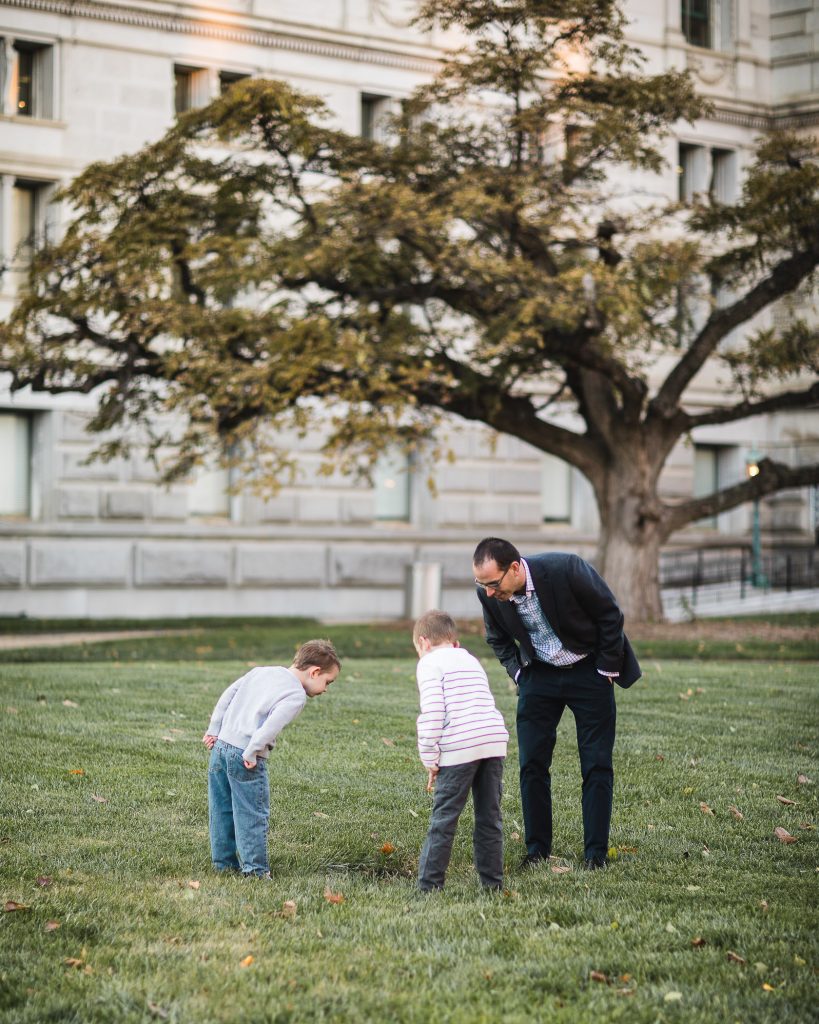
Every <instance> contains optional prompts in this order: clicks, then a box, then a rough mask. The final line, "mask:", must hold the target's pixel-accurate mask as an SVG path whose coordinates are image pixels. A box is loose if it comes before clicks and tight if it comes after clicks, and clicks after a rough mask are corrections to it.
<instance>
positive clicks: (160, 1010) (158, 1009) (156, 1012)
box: [148, 1002, 170, 1020]
mask: <svg viewBox="0 0 819 1024" xmlns="http://www.w3.org/2000/svg"><path fill="white" fill-rule="evenodd" d="M148 1009H149V1010H150V1011H151V1016H152V1017H158V1018H159V1019H160V1020H167V1019H168V1017H169V1016H170V1014H169V1013H168V1011H167V1010H166V1009H165V1007H164V1006H160V1005H159V1003H151V1002H149V1003H148Z"/></svg>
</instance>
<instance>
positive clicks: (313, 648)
mask: <svg viewBox="0 0 819 1024" xmlns="http://www.w3.org/2000/svg"><path fill="white" fill-rule="evenodd" d="M293 664H294V665H295V667H296V668H297V669H305V668H312V667H313V665H316V666H318V668H320V669H321V670H322V672H329V671H330V670H331V669H333V668H338V669H341V659H340V658H339V656H338V654H337V653H336V649H335V647H333V643H332V641H331V640H308V641H307V642H306V643H303V644H302V645H301V647H300V648H299V649H298V650H297V651H296V656H295V658H294V659H293Z"/></svg>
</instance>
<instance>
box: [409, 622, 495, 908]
mask: <svg viewBox="0 0 819 1024" xmlns="http://www.w3.org/2000/svg"><path fill="white" fill-rule="evenodd" d="M412 642H413V644H414V645H415V650H416V651H417V653H418V658H419V661H418V670H417V679H418V692H419V694H420V698H421V714H420V715H419V716H418V723H417V725H418V752H419V754H420V755H421V761H422V762H423V764H424V766H425V767H426V769H427V771H428V772H429V776H428V785H427V790H428V791H429V790H433V787H434V793H435V796H434V798H433V803H432V818H431V819H430V823H429V831H428V832H427V837H426V840H425V841H424V846H423V849H422V850H421V859H420V862H419V864H418V886H419V888H420V889H421V891H422V892H429V891H431V890H433V889H442V888H443V886H444V876H445V874H446V869H447V866H448V865H449V858H450V855H451V853H452V843H453V841H454V839H455V829H456V827H457V825H458V818H459V817H460V814H461V811H462V810H463V809H464V807H465V805H466V801H467V798H468V797H469V793H470V791H471V792H472V802H473V804H474V807H475V830H474V832H473V834H472V842H473V849H474V855H475V867H476V869H477V871H478V875H479V877H480V880H481V885H482V886H484V888H486V889H500V888H501V887H502V885H503V829H502V826H501V791H502V785H503V762H504V758H505V757H506V744H507V742H508V740H509V733H508V732H507V731H506V726H505V725H504V724H503V717H502V715H501V713H500V712H499V711H498V709H497V708H496V707H495V701H494V699H493V697H492V691H491V690H490V689H489V681H488V679H487V678H486V672H484V670H483V667H482V665H481V663H480V662H479V661H478V659H477V658H475V657H473V656H472V655H471V654H470V653H469V652H468V651H465V650H464V649H463V648H462V647H461V646H460V644H459V643H458V633H457V629H456V626H455V623H454V622H453V620H452V618H451V617H450V616H449V615H447V614H446V612H441V611H437V610H434V611H430V612H427V613H426V615H422V616H421V618H420V619H418V621H417V622H416V623H415V628H414V629H413V633H412Z"/></svg>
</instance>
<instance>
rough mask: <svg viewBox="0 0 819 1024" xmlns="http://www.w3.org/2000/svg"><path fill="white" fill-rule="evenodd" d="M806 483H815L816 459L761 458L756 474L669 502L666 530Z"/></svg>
mask: <svg viewBox="0 0 819 1024" xmlns="http://www.w3.org/2000/svg"><path fill="white" fill-rule="evenodd" d="M810 484H819V463H817V464H814V465H812V466H797V467H791V466H786V465H785V464H784V463H783V462H774V461H773V460H771V459H762V461H761V462H760V463H759V473H758V474H757V475H756V476H754V477H751V478H750V479H748V480H743V481H742V482H741V483H738V484H734V486H733V487H727V488H726V489H725V490H724V491H716V492H715V493H714V494H709V495H706V496H705V497H704V498H696V499H694V500H693V501H685V502H682V504H680V505H675V506H673V508H671V509H670V510H669V513H668V515H667V517H666V524H667V528H668V534H671V533H673V532H674V531H675V530H679V529H681V528H682V527H683V526H686V525H687V524H688V523H692V522H694V521H695V520H697V519H702V518H703V517H705V516H714V515H717V514H718V513H720V512H726V511H727V510H728V509H730V508H736V507H737V505H741V504H743V502H746V501H752V500H753V499H754V498H763V497H764V496H765V495H766V494H773V493H774V492H775V491H781V490H784V489H785V488H788V487H805V486H808V485H810Z"/></svg>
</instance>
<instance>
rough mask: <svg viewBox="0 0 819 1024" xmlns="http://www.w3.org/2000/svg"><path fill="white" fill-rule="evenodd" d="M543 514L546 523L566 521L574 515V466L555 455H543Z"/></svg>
mask: <svg viewBox="0 0 819 1024" xmlns="http://www.w3.org/2000/svg"><path fill="white" fill-rule="evenodd" d="M541 514H542V516H543V521H544V522H546V523H566V522H568V521H569V520H570V519H571V517H572V467H571V466H570V465H569V464H568V462H564V461H563V460H562V459H558V458H556V457H555V456H554V455H544V456H543V468H542V471H541Z"/></svg>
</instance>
